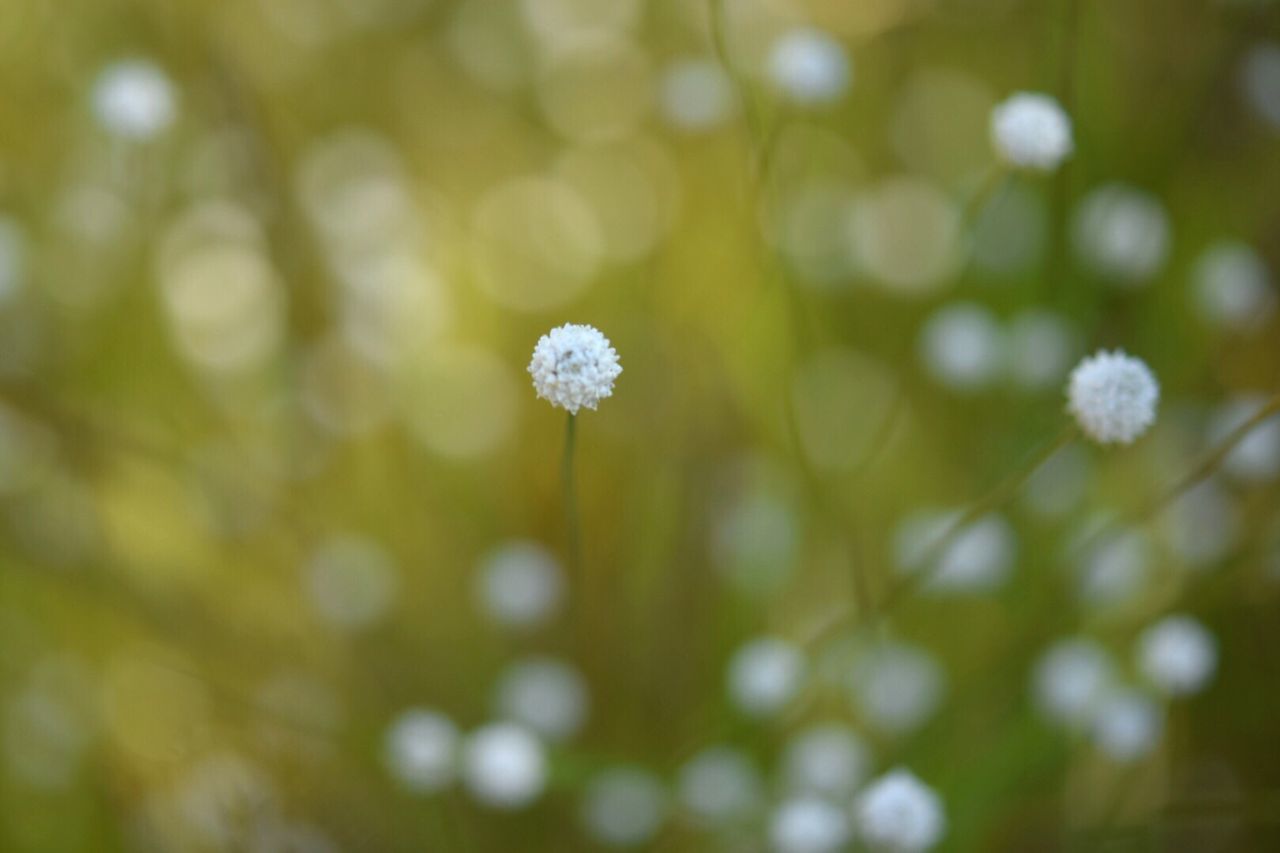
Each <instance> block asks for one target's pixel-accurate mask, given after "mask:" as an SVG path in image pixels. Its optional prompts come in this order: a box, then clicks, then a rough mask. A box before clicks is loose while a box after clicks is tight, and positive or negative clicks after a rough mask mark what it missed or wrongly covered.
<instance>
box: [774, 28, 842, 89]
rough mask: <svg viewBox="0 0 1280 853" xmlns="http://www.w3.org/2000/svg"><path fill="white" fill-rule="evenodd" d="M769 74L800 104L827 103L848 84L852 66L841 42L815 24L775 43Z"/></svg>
mask: <svg viewBox="0 0 1280 853" xmlns="http://www.w3.org/2000/svg"><path fill="white" fill-rule="evenodd" d="M769 76H770V78H771V79H772V80H773V83H774V85H775V86H777V87H778V89H779V90H781V91H782V93H783V94H785V95H786V96H787V97H788V98H790V99H791V100H793V101H795V102H796V103H799V104H828V103H831V102H833V101H836V100H838V99H839V98H840V96H841V95H843V94H844V93H845V91H846V90H847V89H848V88H849V82H850V80H851V79H852V77H853V70H852V68H851V67H850V64H849V57H848V55H847V54H845V51H844V48H843V47H842V46H841V44H840V42H838V41H836V40H835V39H834V38H832V37H831V36H830V35H829V34H827V33H825V32H823V31H822V30H819V29H815V28H813V27H797V28H796V29H793V30H791V31H790V32H788V33H786V34H784V35H783V36H782V37H781V38H779V39H778V41H777V42H775V43H774V45H773V49H772V50H771V51H770V53H769Z"/></svg>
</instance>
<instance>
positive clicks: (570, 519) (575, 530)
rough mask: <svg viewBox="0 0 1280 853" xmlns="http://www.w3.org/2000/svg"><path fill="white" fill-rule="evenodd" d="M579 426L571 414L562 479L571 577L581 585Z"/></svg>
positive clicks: (565, 441) (562, 466) (566, 430)
mask: <svg viewBox="0 0 1280 853" xmlns="http://www.w3.org/2000/svg"><path fill="white" fill-rule="evenodd" d="M577 425H578V416H577V415H575V414H572V413H571V414H570V415H569V419H568V420H567V421H565V429H564V458H563V459H562V460H561V462H560V479H561V484H562V485H563V487H564V519H565V532H566V534H567V535H568V553H569V572H570V577H572V578H573V580H574V581H575V582H577V583H579V584H580V583H581V581H582V577H581V575H582V535H581V528H580V524H579V521H578V489H577V486H576V485H575V483H574V477H573V454H574V447H575V445H576V444H577ZM579 594H581V590H579Z"/></svg>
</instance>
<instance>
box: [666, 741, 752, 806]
mask: <svg viewBox="0 0 1280 853" xmlns="http://www.w3.org/2000/svg"><path fill="white" fill-rule="evenodd" d="M677 789H678V794H679V798H680V803H681V805H682V806H684V808H685V810H686V811H688V812H689V814H690V815H691V816H692V817H694V818H695V819H696V820H698V821H699V822H702V823H708V824H720V823H731V822H734V821H737V820H741V819H743V818H746V817H747V816H749V815H751V814H752V812H753V811H754V810H755V809H756V808H757V807H758V806H759V804H760V801H761V800H762V799H763V798H764V783H763V782H762V781H761V779H760V774H759V771H757V770H756V767H755V765H754V764H752V763H751V760H750V759H748V758H747V757H746V756H745V755H744V754H742V753H741V752H739V751H737V750H736V749H733V748H731V747H727V746H713V747H708V748H707V749H704V750H702V751H701V752H699V753H698V754H697V755H695V756H694V757H693V758H691V759H689V761H687V762H686V763H685V764H684V765H683V766H682V767H681V768H680V773H679V778H678V781H677Z"/></svg>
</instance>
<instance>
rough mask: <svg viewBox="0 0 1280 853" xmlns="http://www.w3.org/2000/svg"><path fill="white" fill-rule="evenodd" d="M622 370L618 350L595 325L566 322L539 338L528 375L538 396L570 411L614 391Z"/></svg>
mask: <svg viewBox="0 0 1280 853" xmlns="http://www.w3.org/2000/svg"><path fill="white" fill-rule="evenodd" d="M620 373H622V366H621V365H619V364H618V353H617V352H615V351H614V349H613V346H612V345H610V343H609V339H608V338H606V337H605V336H604V335H602V334H601V333H600V330H599V329H596V328H595V327H594V326H581V325H575V324H573V323H566V324H564V325H563V326H560V327H558V328H555V329H552V330H551V331H550V332H547V333H546V334H545V335H543V336H542V337H541V338H540V339H539V340H538V345H537V346H535V347H534V348H533V360H532V361H530V362H529V375H530V376H532V377H533V387H534V389H535V390H536V391H537V392H538V396H539V397H541V398H542V399H544V400H546V401H548V402H549V403H551V405H553V406H559V407H560V408H562V409H565V410H567V411H568V412H569V414H571V415H576V414H577V413H578V410H579V409H581V408H583V407H586V408H588V409H594V408H595V407H596V405H597V404H598V403H599V402H600V401H601V400H603V399H604V398H605V397H608V396H610V395H612V394H613V380H615V379H617V378H618V374H620Z"/></svg>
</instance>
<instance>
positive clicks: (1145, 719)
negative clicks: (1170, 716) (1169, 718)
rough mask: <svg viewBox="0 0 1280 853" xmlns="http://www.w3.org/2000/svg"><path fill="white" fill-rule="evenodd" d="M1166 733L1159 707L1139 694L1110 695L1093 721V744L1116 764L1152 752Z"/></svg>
mask: <svg viewBox="0 0 1280 853" xmlns="http://www.w3.org/2000/svg"><path fill="white" fill-rule="evenodd" d="M1163 729H1164V716H1163V714H1162V713H1161V711H1160V707H1159V706H1158V705H1156V703H1155V702H1154V701H1152V700H1151V698H1150V697H1149V696H1146V695H1145V694H1142V693H1139V692H1138V691H1136V690H1130V689H1121V690H1116V691H1114V692H1113V693H1111V694H1110V695H1109V696H1108V697H1107V698H1106V700H1105V701H1104V702H1103V703H1102V705H1101V706H1100V707H1099V708H1098V713H1097V715H1096V716H1095V717H1094V720H1093V741H1094V743H1095V744H1097V746H1098V748H1099V749H1101V750H1102V751H1103V752H1105V753H1106V754H1107V755H1108V756H1110V757H1111V758H1112V759H1113V760H1115V761H1121V762H1126V761H1134V760H1136V759H1139V758H1141V757H1143V756H1144V755H1146V754H1147V753H1149V752H1151V750H1152V749H1153V748H1154V747H1155V745H1156V741H1157V740H1158V739H1159V737H1160V733H1161V731H1162V730H1163Z"/></svg>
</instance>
